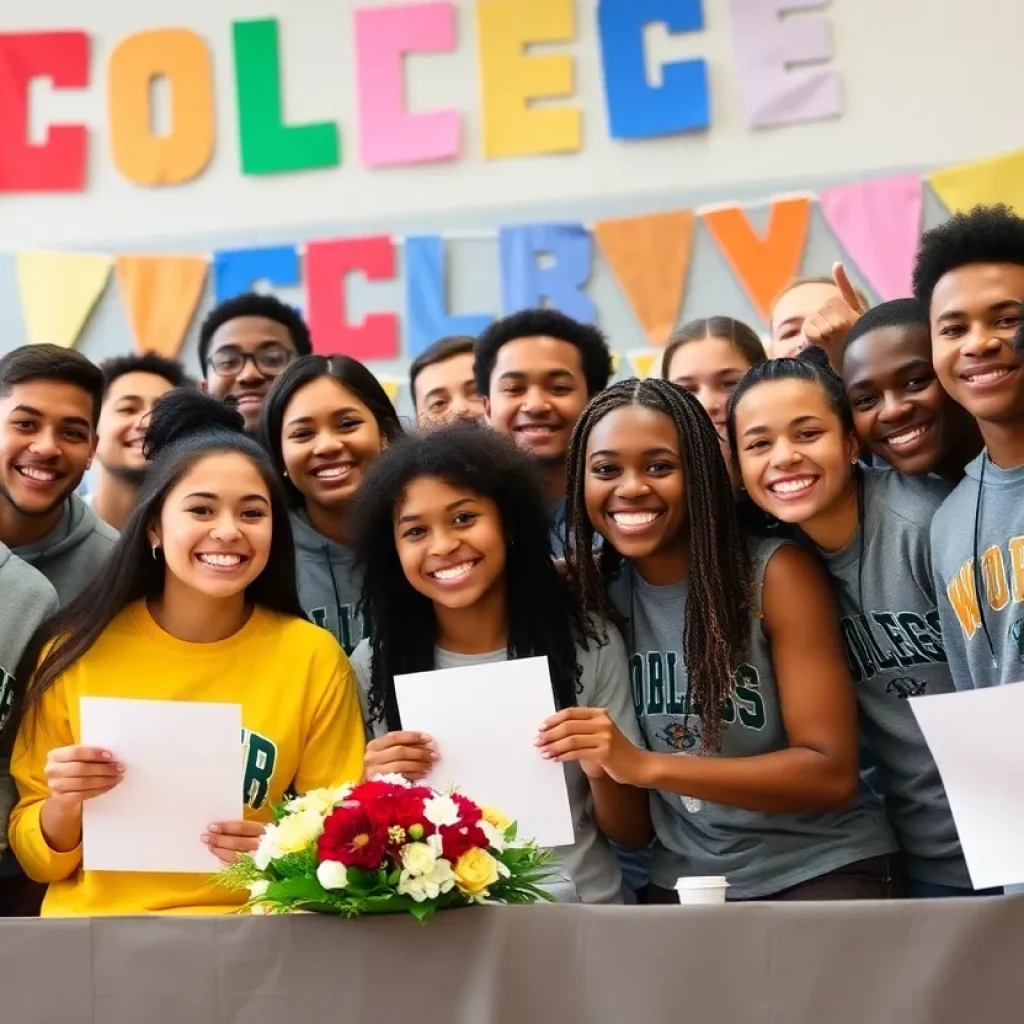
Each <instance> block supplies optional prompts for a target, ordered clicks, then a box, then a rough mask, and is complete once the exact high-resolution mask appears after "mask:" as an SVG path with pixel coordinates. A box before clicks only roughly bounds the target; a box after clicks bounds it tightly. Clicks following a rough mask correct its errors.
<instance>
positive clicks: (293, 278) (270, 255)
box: [213, 245, 299, 302]
mask: <svg viewBox="0 0 1024 1024" xmlns="http://www.w3.org/2000/svg"><path fill="white" fill-rule="evenodd" d="M257 281H269V282H270V283H271V284H273V285H277V287H279V288H287V287H289V286H291V285H296V284H298V283H299V253H298V251H297V250H296V248H295V246H294V245H274V246H265V247H262V248H257V249H222V250H221V251H220V252H215V253H214V254H213V298H214V301H215V302H223V301H224V300H225V299H233V298H234V297H235V296H236V295H242V294H243V293H244V292H248V291H252V286H253V285H254V284H255V283H256V282H257Z"/></svg>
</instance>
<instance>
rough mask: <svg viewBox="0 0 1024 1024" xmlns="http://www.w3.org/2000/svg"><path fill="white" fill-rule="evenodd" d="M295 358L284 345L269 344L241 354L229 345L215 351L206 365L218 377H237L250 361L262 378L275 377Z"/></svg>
mask: <svg viewBox="0 0 1024 1024" xmlns="http://www.w3.org/2000/svg"><path fill="white" fill-rule="evenodd" d="M294 358H295V353H294V352H293V351H292V350H291V349H290V348H286V347H285V346H284V345H278V344H277V343H276V342H271V343H270V344H269V345H261V346H260V347H259V348H258V349H256V351H255V352H243V351H242V349H240V348H233V347H232V346H230V345H227V346H225V347H224V348H219V349H217V351H216V352H214V353H213V354H212V355H211V356H210V357H209V359H207V363H209V365H210V366H211V367H212V368H213V372H214V373H216V374H217V376H219V377H237V376H238V375H239V374H240V373H241V372H242V368H243V367H244V366H245V364H246V363H247V362H248V361H249V360H250V359H251V360H252V363H253V365H254V366H255V367H256V369H257V370H259V372H260V373H262V374H263V376H264V377H276V376H277V375H278V374H279V373H280V372H281V371H282V370H283V369H284V368H285V367H286V366H287V365H288V364H289V363H290V362H291V361H292V359H294Z"/></svg>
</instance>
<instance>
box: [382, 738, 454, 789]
mask: <svg viewBox="0 0 1024 1024" xmlns="http://www.w3.org/2000/svg"><path fill="white" fill-rule="evenodd" d="M439 758H440V754H439V753H438V749H437V744H436V743H435V742H434V741H433V740H432V739H431V738H430V737H429V736H428V735H427V734H426V733H423V732H389V733H386V734H385V735H384V736H380V737H378V738H377V739H375V740H370V742H369V743H367V745H366V754H365V755H364V757H363V769H364V771H365V772H366V777H367V778H368V779H375V778H376V777H377V776H378V775H404V776H405V777H406V778H407V779H409V780H411V781H416V782H418V781H419V780H420V779H422V778H423V777H424V776H425V775H426V774H427V773H428V772H429V771H430V769H431V768H433V766H434V762H435V761H437V760H439Z"/></svg>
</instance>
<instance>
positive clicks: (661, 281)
mask: <svg viewBox="0 0 1024 1024" xmlns="http://www.w3.org/2000/svg"><path fill="white" fill-rule="evenodd" d="M693 228H694V214H693V211H692V210H677V211H674V212H672V213H654V214H648V215H646V216H642V217H623V218H620V219H616V220H603V221H598V223H597V224H595V225H594V237H595V238H596V239H597V244H598V246H600V249H601V252H602V254H603V255H604V258H605V259H606V260H607V261H608V263H609V264H610V266H611V268H612V271H613V272H614V274H615V277H616V280H617V281H618V282H619V287H620V288H621V289H622V292H623V294H624V295H625V297H626V301H627V302H628V303H629V304H630V306H631V307H632V309H633V313H634V314H635V315H636V318H637V320H638V321H639V322H640V326H641V327H643V329H644V331H645V332H646V334H647V339H648V341H649V342H650V343H651V344H652V345H664V344H665V343H666V342H667V341H668V338H669V335H670V334H671V333H672V331H673V330H674V329H675V326H676V319H677V317H678V316H679V309H680V306H681V305H682V302H683V295H684V294H685V291H686V272H687V270H688V269H689V266H690V250H691V248H692V246H693Z"/></svg>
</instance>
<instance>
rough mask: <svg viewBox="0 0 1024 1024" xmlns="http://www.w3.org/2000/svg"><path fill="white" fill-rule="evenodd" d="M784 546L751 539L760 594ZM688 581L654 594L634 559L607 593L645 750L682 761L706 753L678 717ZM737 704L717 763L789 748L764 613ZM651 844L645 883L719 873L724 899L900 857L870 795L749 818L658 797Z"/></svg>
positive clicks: (694, 721)
mask: <svg viewBox="0 0 1024 1024" xmlns="http://www.w3.org/2000/svg"><path fill="white" fill-rule="evenodd" d="M782 543H783V542H781V541H778V540H773V541H755V542H753V543H752V554H753V556H754V561H755V566H756V573H755V583H756V584H757V586H756V588H755V591H756V592H757V593H760V590H761V584H762V583H763V580H764V571H765V567H766V566H767V564H768V560H769V559H770V558H771V556H772V555H773V554H774V553H775V551H777V550H778V548H779V547H780V546H781V545H782ZM687 592H688V584H687V583H686V582H683V583H678V584H674V585H671V586H663V587H656V586H652V585H651V584H649V583H647V582H646V581H645V580H644V579H643V577H642V576H641V575H640V573H639V572H637V571H636V570H635V569H634V567H633V566H632V565H631V563H628V562H627V563H626V564H625V565H624V567H623V571H622V573H621V575H620V576H619V578H618V579H617V580H615V581H614V582H613V583H612V584H611V586H610V590H609V593H610V596H611V598H612V601H613V602H614V604H615V606H616V608H617V609H618V610H619V612H620V613H621V614H622V615H623V616H625V617H626V618H627V620H628V621H629V628H628V630H627V633H626V641H627V644H628V646H629V650H630V655H631V657H630V668H631V674H632V683H633V701H634V705H635V707H636V712H637V716H638V717H639V719H640V728H641V729H642V730H643V733H644V735H645V736H646V738H647V745H648V746H649V747H650V749H651V750H653V751H655V752H657V753H663V754H676V755H678V756H680V757H687V756H692V755H694V754H698V753H700V750H701V721H700V719H699V717H698V716H697V715H696V714H694V713H692V712H691V714H690V715H689V720H688V721H687V720H685V717H686V716H685V714H684V711H685V706H686V690H687V685H688V680H687V669H686V664H685V663H684V661H683V633H684V627H685V617H686V600H687ZM734 678H735V683H734V689H733V697H732V700H730V701H729V703H728V704H727V706H726V707H725V709H724V717H725V722H726V725H725V730H724V735H723V738H722V750H721V753H720V754H719V755H710V756H721V757H754V756H756V755H759V754H769V753H772V752H773V751H777V750H784V749H785V748H786V746H787V739H786V730H785V726H784V724H783V719H782V708H781V706H780V703H779V693H778V688H777V685H776V681H775V671H774V668H773V666H772V656H771V645H770V643H769V641H768V638H767V637H766V636H765V634H764V632H763V631H762V628H761V622H760V618H759V616H755V617H754V618H753V619H752V621H751V628H750V646H749V648H748V651H747V659H746V661H745V662H744V664H742V665H740V666H739V667H738V668H737V669H736V673H735V677H734ZM651 813H652V816H653V818H654V827H655V830H656V831H657V836H658V844H657V846H656V847H655V850H654V855H653V859H652V864H651V881H652V882H653V883H654V884H655V885H658V886H661V887H662V888H671V887H672V885H673V884H674V883H675V881H676V879H677V878H679V877H681V876H683V875H725V876H726V877H727V878H728V881H729V886H730V888H729V898H730V899H756V898H758V897H762V896H770V895H772V894H774V893H778V892H781V891H782V890H784V889H788V888H790V887H791V886H794V885H799V884H800V883H801V882H807V881H810V880H811V879H813V878H818V877H820V876H822V875H825V874H828V873H829V872H830V871H835V870H836V869H838V868H841V867H844V866H845V865H847V864H853V863H855V862H857V861H859V860H864V859H866V858H869V857H876V856H880V855H882V854H886V853H891V852H893V851H894V850H895V849H896V844H895V841H894V840H893V837H892V834H891V832H890V831H889V828H888V825H887V823H886V821H885V815H884V814H883V812H882V809H881V806H880V805H879V804H878V801H877V800H876V799H875V798H874V796H872V795H871V794H870V793H869V792H868V791H867V789H866V787H865V789H864V791H863V792H861V793H860V794H858V796H857V798H856V799H855V800H854V802H853V804H852V805H851V806H850V807H849V808H848V809H847V810H843V811H829V812H815V813H811V812H806V813H767V812H762V811H749V810H745V809H744V808H741V807H730V806H727V805H725V804H715V803H711V802H709V801H703V800H697V799H694V798H692V797H689V796H680V795H679V794H678V793H669V792H666V791H663V790H658V791H656V792H655V794H654V795H653V798H652V800H651Z"/></svg>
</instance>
